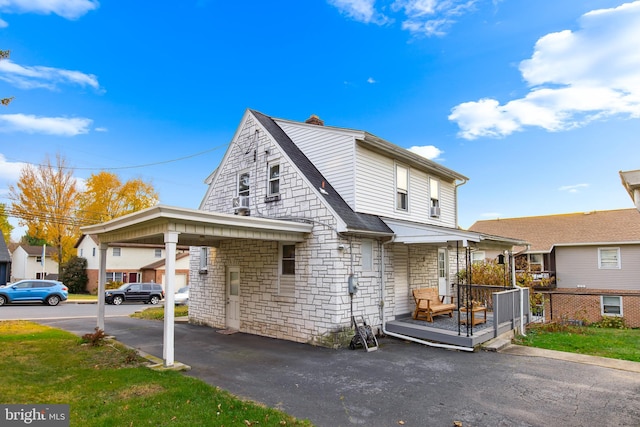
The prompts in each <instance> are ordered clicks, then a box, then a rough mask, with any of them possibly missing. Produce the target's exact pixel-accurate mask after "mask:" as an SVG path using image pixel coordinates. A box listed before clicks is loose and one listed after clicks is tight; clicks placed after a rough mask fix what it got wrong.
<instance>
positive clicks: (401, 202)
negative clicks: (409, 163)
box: [396, 165, 409, 211]
mask: <svg viewBox="0 0 640 427" xmlns="http://www.w3.org/2000/svg"><path fill="white" fill-rule="evenodd" d="M396 209H397V210H400V211H406V210H408V209H409V169H407V168H405V167H404V166H400V165H396Z"/></svg>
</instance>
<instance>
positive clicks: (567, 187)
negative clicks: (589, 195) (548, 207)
mask: <svg viewBox="0 0 640 427" xmlns="http://www.w3.org/2000/svg"><path fill="white" fill-rule="evenodd" d="M588 187H589V184H575V185H563V186H562V187H560V188H558V191H566V192H567V193H579V192H580V190H581V189H583V188H588Z"/></svg>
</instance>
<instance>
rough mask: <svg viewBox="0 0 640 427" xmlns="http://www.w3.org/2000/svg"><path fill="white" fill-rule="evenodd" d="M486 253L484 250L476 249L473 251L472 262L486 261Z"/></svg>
mask: <svg viewBox="0 0 640 427" xmlns="http://www.w3.org/2000/svg"><path fill="white" fill-rule="evenodd" d="M485 257H486V255H485V253H484V251H474V252H471V263H472V264H479V263H482V262H484V259H485Z"/></svg>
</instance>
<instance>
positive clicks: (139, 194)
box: [78, 171, 158, 223]
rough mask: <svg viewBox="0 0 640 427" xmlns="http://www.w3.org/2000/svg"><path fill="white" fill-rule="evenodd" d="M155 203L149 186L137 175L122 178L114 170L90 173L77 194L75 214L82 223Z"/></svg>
mask: <svg viewBox="0 0 640 427" xmlns="http://www.w3.org/2000/svg"><path fill="white" fill-rule="evenodd" d="M157 204H158V194H157V193H156V191H155V190H154V188H153V186H152V185H151V184H149V183H146V182H144V181H142V180H141V179H131V180H129V181H126V182H124V183H123V182H122V181H121V180H120V178H118V176H117V175H116V174H114V173H111V172H105V171H102V172H100V173H97V174H92V175H91V176H90V177H89V178H88V179H87V182H86V190H85V191H84V192H83V193H82V194H80V196H79V198H78V207H79V212H78V216H79V217H80V218H81V219H82V220H83V222H85V223H98V222H104V221H109V220H111V219H113V218H117V217H119V216H123V215H126V214H130V213H132V212H137V211H139V210H142V209H146V208H148V207H151V206H155V205H157Z"/></svg>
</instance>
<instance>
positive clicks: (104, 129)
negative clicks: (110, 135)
mask: <svg viewBox="0 0 640 427" xmlns="http://www.w3.org/2000/svg"><path fill="white" fill-rule="evenodd" d="M94 130H95V131H96V132H109V129H107V128H105V127H97V128H95V129H94Z"/></svg>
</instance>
